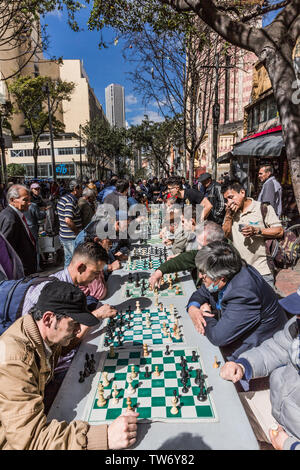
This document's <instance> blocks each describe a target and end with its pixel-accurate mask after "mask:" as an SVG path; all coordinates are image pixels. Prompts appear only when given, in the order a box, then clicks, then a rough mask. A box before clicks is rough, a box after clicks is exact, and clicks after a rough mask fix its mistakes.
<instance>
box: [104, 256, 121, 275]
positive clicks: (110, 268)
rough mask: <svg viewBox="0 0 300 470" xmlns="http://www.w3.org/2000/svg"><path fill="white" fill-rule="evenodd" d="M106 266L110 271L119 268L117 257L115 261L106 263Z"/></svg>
mask: <svg viewBox="0 0 300 470" xmlns="http://www.w3.org/2000/svg"><path fill="white" fill-rule="evenodd" d="M107 267H108V271H110V272H112V271H116V270H117V269H121V263H120V261H119V260H118V259H116V261H114V262H113V263H111V264H108V265H107Z"/></svg>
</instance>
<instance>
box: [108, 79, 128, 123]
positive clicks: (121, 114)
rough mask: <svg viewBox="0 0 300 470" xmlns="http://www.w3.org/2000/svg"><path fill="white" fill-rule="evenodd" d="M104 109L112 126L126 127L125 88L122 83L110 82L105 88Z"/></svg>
mask: <svg viewBox="0 0 300 470" xmlns="http://www.w3.org/2000/svg"><path fill="white" fill-rule="evenodd" d="M105 110H106V117H107V119H108V122H109V123H110V125H111V126H112V127H119V128H121V127H124V128H125V127H126V121H125V90H124V87H123V86H122V85H117V84H115V83H111V84H110V85H108V86H107V87H106V88H105Z"/></svg>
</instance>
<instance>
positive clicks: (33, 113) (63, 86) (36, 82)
mask: <svg viewBox="0 0 300 470" xmlns="http://www.w3.org/2000/svg"><path fill="white" fill-rule="evenodd" d="M47 86H48V88H49V97H50V105H49V110H48V103H47V91H46V90H47ZM74 87H75V84H74V83H73V82H66V81H61V80H51V79H50V78H49V77H42V76H38V77H31V76H21V77H18V78H15V79H14V80H12V81H11V82H9V85H8V90H9V93H10V95H11V97H12V101H13V106H14V112H15V113H22V114H23V116H24V127H25V130H26V131H27V132H28V133H29V134H30V135H31V136H32V142H33V159H34V177H35V178H37V162H38V150H39V139H40V136H41V134H43V133H44V132H46V131H48V130H49V112H50V113H51V117H52V128H53V132H54V135H58V134H59V133H61V132H63V130H64V124H63V122H61V121H60V120H59V119H58V118H57V117H56V116H55V113H56V112H57V111H58V109H59V107H60V105H61V103H62V101H64V100H65V101H70V100H71V94H72V92H73V90H74Z"/></svg>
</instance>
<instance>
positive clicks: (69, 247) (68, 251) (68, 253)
mask: <svg viewBox="0 0 300 470" xmlns="http://www.w3.org/2000/svg"><path fill="white" fill-rule="evenodd" d="M59 239H60V242H61V244H62V246H63V249H64V255H65V266H64V267H65V268H67V267H68V266H69V264H70V263H71V259H72V256H73V252H74V250H75V239H74V240H66V239H65V238H61V237H59Z"/></svg>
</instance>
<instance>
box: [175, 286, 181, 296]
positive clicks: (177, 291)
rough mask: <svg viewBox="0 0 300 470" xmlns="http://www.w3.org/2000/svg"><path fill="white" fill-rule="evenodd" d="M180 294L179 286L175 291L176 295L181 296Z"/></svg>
mask: <svg viewBox="0 0 300 470" xmlns="http://www.w3.org/2000/svg"><path fill="white" fill-rule="evenodd" d="M179 294H180V287H179V286H178V285H177V286H176V289H175V295H179Z"/></svg>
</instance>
